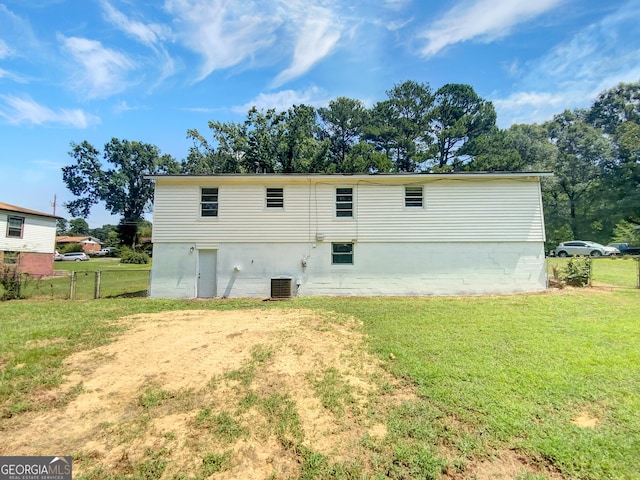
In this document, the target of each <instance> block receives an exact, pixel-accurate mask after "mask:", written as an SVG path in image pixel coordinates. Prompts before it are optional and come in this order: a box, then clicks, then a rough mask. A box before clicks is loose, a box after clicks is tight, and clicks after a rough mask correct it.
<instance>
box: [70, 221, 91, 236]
mask: <svg viewBox="0 0 640 480" xmlns="http://www.w3.org/2000/svg"><path fill="white" fill-rule="evenodd" d="M69 235H75V236H79V235H89V224H88V223H87V221H86V220H85V219H84V218H73V219H71V220H69Z"/></svg>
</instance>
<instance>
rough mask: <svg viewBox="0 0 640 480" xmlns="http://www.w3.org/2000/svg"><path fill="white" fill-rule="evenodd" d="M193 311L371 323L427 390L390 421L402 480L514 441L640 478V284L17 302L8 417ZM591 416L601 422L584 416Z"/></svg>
mask: <svg viewBox="0 0 640 480" xmlns="http://www.w3.org/2000/svg"><path fill="white" fill-rule="evenodd" d="M553 261H556V260H555V259H554V260H553ZM631 262H634V261H633V260H612V261H608V260H607V263H605V262H604V261H601V260H600V259H598V261H597V262H594V263H595V266H594V272H597V271H598V270H599V271H600V273H599V275H600V276H601V277H600V278H603V279H608V280H609V282H608V283H614V282H618V283H620V284H626V280H620V272H617V270H616V269H618V268H623V267H625V265H631V266H634V265H635V266H636V267H637V265H636V264H635V262H634V263H631ZM87 263H91V262H87ZM83 265H85V264H83ZM632 270H633V269H632ZM625 271H626V270H625ZM596 279H598V277H596ZM622 286H624V285H622ZM193 308H195V309H243V308H259V309H262V308H265V309H266V308H312V309H316V310H319V311H325V312H337V313H339V314H345V315H351V316H354V317H356V318H358V319H359V320H361V321H362V323H363V329H364V332H365V333H366V336H367V340H368V343H369V346H370V349H371V350H372V351H373V352H374V353H375V354H376V355H378V356H379V358H380V359H381V360H382V361H383V362H384V363H385V365H386V366H387V368H388V369H389V370H390V371H391V372H392V373H393V374H394V375H396V376H398V377H399V378H403V379H405V380H408V381H410V382H412V383H414V384H415V385H416V386H417V388H418V391H419V394H420V397H419V399H418V400H416V401H412V402H407V403H405V404H403V405H402V406H400V407H398V408H396V409H395V410H393V411H392V412H391V413H390V415H389V416H388V418H387V430H388V433H387V435H386V437H385V439H384V448H385V449H386V450H385V451H392V452H393V455H394V458H395V460H394V461H395V462H397V464H394V467H393V469H392V470H389V471H394V472H400V473H396V474H394V475H391V476H392V477H394V478H438V477H439V475H441V474H442V472H443V469H444V468H445V466H447V465H448V467H449V468H457V469H458V470H459V473H460V474H461V475H463V476H461V477H460V478H463V477H464V472H465V468H466V467H465V466H466V465H468V464H469V462H474V461H475V462H478V461H481V460H482V459H485V458H490V457H491V455H493V454H495V453H496V452H501V451H515V452H516V453H517V454H518V455H522V456H525V457H526V458H528V459H529V460H530V461H531V462H533V463H538V464H540V465H544V466H546V468H547V469H548V471H551V472H555V474H556V475H560V476H561V477H562V478H567V479H594V480H595V479H634V478H640V455H639V454H638V452H640V375H638V366H639V365H640V321H639V318H640V317H639V315H638V312H640V291H639V290H636V289H634V288H618V289H613V290H612V291H594V289H588V288H586V289H582V290H571V291H569V290H561V291H554V292H551V293H545V294H536V295H513V296H509V295H505V296H487V297H434V298H425V297H420V298H380V297H375V298H301V299H297V300H294V301H290V302H260V301H254V300H233V301H230V300H224V301H221V300H216V301H209V302H195V303H194V302H190V301H174V300H172V301H169V300H151V299H101V300H96V301H76V302H69V301H60V300H40V301H37V300H36V301H11V302H4V303H0V328H2V332H3V335H2V336H0V368H1V370H0V408H1V412H2V417H7V416H10V415H19V414H21V413H22V412H25V411H29V410H32V409H38V408H45V407H47V406H46V405H45V406H44V407H43V406H42V405H39V404H37V403H35V402H34V398H35V393H36V392H38V391H41V390H42V389H47V388H53V387H54V386H56V385H58V384H59V383H60V382H61V381H62V380H63V378H64V375H65V370H64V366H63V363H62V361H63V359H64V358H65V357H67V356H68V355H70V354H71V353H73V352H75V351H78V350H82V349H88V348H92V347H94V346H96V345H100V344H103V343H105V342H109V341H111V340H112V339H114V338H115V337H116V336H117V335H118V333H119V332H120V329H121V328H123V327H122V326H121V325H120V324H118V323H117V319H118V318H120V317H122V316H124V315H129V314H133V313H140V312H157V311H164V310H179V309H193ZM324 380H326V379H324ZM579 416H583V417H585V416H586V417H588V418H590V419H593V420H594V421H595V422H596V425H595V427H593V428H586V427H583V426H578V425H575V424H574V423H573V422H574V420H576V419H577V418H578V417H579ZM0 430H2V419H0ZM443 451H447V452H449V455H451V454H452V452H453V455H454V457H455V458H454V459H453V460H452V459H451V458H444V457H443V453H442V452H443ZM452 466H453V467H452ZM385 468H386V467H385ZM389 468H391V467H389ZM449 471H451V470H449ZM402 472H404V473H402ZM403 475H404V476H403ZM308 478H323V477H308ZM455 478H458V477H455ZM464 478H468V477H464ZM519 478H520V479H521V480H525V479H527V480H529V479H531V480H533V478H535V479H538V478H545V477H543V476H540V477H539V476H537V475H535V476H522V477H519Z"/></svg>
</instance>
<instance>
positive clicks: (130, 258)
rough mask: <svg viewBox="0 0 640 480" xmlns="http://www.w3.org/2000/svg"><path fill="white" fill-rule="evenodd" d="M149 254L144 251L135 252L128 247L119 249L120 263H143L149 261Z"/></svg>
mask: <svg viewBox="0 0 640 480" xmlns="http://www.w3.org/2000/svg"><path fill="white" fill-rule="evenodd" d="M150 260H151V259H150V257H149V255H147V254H146V253H144V252H136V251H135V250H132V249H130V248H126V247H123V248H122V249H121V250H120V263H133V264H138V265H144V264H146V263H149V261H150Z"/></svg>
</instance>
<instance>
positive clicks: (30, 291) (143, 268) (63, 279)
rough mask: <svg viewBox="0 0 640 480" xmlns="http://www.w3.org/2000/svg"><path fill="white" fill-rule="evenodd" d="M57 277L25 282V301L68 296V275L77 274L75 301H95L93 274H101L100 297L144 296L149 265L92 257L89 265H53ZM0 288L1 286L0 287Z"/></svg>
mask: <svg viewBox="0 0 640 480" xmlns="http://www.w3.org/2000/svg"><path fill="white" fill-rule="evenodd" d="M54 268H55V270H56V273H57V275H56V276H54V277H49V278H44V279H42V280H28V281H27V282H26V284H25V286H24V288H23V292H22V293H23V295H24V296H26V297H27V298H31V299H34V298H49V299H53V298H58V299H66V298H69V296H70V276H69V275H70V273H71V272H76V277H75V278H76V286H75V289H74V298H75V299H80V300H88V299H92V298H94V293H95V282H96V274H95V272H96V271H100V274H101V277H100V297H101V298H109V297H118V296H146V292H147V290H148V288H149V273H150V270H151V263H149V264H146V265H134V264H123V263H120V259H119V258H96V257H94V258H92V259H91V260H89V261H88V262H55V264H54ZM0 289H1V287H0ZM0 293H1V292H0Z"/></svg>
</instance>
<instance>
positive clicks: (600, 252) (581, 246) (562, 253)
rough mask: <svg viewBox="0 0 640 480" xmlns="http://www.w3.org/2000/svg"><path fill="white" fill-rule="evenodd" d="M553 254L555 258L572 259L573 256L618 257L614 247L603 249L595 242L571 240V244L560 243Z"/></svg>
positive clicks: (618, 251)
mask: <svg viewBox="0 0 640 480" xmlns="http://www.w3.org/2000/svg"><path fill="white" fill-rule="evenodd" d="M554 253H555V254H556V256H557V257H572V256H573V255H584V256H590V257H602V256H611V255H620V250H618V249H617V248H614V247H605V246H604V245H600V244H599V243H596V242H585V241H582V240H573V241H571V242H562V243H561V244H560V245H558V246H557V247H556V249H555V250H554Z"/></svg>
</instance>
